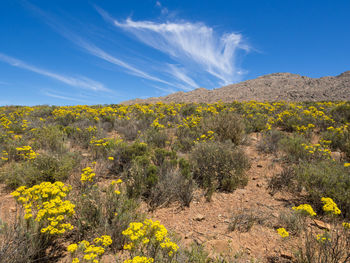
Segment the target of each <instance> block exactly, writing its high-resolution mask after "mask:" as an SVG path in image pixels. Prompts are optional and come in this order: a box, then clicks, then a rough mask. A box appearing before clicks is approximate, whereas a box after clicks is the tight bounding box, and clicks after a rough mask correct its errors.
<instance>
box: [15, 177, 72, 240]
mask: <svg viewBox="0 0 350 263" xmlns="http://www.w3.org/2000/svg"><path fill="white" fill-rule="evenodd" d="M70 190H71V186H66V185H65V184H64V183H62V182H55V183H50V182H43V183H41V184H40V185H34V186H33V187H30V188H27V187H25V186H21V187H19V188H17V189H16V191H14V192H12V193H11V195H12V196H13V197H14V198H15V199H16V200H17V202H18V203H19V204H20V205H21V206H22V207H23V209H24V219H26V220H31V221H32V222H34V223H35V222H36V223H38V224H39V227H40V229H41V232H42V233H49V234H51V235H55V234H63V233H65V232H66V231H67V230H72V229H73V226H72V225H71V224H69V223H67V219H68V217H70V216H72V215H74V213H75V211H74V208H75V205H74V204H72V203H71V202H70V201H69V200H65V199H66V197H67V194H68V193H69V191H70Z"/></svg>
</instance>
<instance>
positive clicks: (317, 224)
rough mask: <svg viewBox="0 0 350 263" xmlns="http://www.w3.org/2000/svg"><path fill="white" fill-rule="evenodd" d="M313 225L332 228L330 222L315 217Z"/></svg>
mask: <svg viewBox="0 0 350 263" xmlns="http://www.w3.org/2000/svg"><path fill="white" fill-rule="evenodd" d="M313 225H314V226H317V227H318V228H319V229H326V230H330V229H331V226H330V224H328V223H326V222H323V221H321V220H317V219H314V222H313Z"/></svg>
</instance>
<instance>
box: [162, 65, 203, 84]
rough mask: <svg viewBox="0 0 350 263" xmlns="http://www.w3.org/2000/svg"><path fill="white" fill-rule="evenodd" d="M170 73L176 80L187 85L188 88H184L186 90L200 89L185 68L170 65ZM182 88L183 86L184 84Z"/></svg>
mask: <svg viewBox="0 0 350 263" xmlns="http://www.w3.org/2000/svg"><path fill="white" fill-rule="evenodd" d="M168 73H170V74H171V75H172V76H173V77H174V78H175V79H177V80H180V81H182V82H184V83H185V84H187V85H188V87H186V86H185V88H183V89H185V90H192V89H193V88H194V89H197V88H199V86H198V84H197V83H196V82H195V81H194V80H193V79H192V78H190V77H189V76H188V75H187V74H186V72H185V69H183V68H179V67H177V66H175V65H173V64H169V71H168ZM178 86H179V84H178ZM180 86H182V84H181V85H180Z"/></svg>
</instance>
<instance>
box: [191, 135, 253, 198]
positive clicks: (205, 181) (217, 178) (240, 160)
mask: <svg viewBox="0 0 350 263" xmlns="http://www.w3.org/2000/svg"><path fill="white" fill-rule="evenodd" d="M190 161H191V163H192V166H193V176H194V179H195V180H196V182H197V183H198V185H199V186H201V187H203V188H204V189H206V196H207V198H208V199H209V200H210V198H211V196H212V194H213V192H214V191H215V190H217V189H218V190H221V191H228V192H232V191H234V190H235V189H236V188H238V187H241V186H245V185H246V184H247V182H248V178H247V176H246V174H245V171H246V169H247V168H248V167H249V161H248V158H247V157H246V155H245V154H244V152H243V151H241V150H239V149H237V148H233V146H232V145H230V144H223V143H217V142H207V143H198V144H197V145H196V146H195V148H194V149H193V151H192V152H191V156H190Z"/></svg>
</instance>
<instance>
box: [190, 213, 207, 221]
mask: <svg viewBox="0 0 350 263" xmlns="http://www.w3.org/2000/svg"><path fill="white" fill-rule="evenodd" d="M193 219H194V220H195V221H203V220H204V219H205V216H204V215H202V214H197V215H196V216H195V217H194V218H193Z"/></svg>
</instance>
